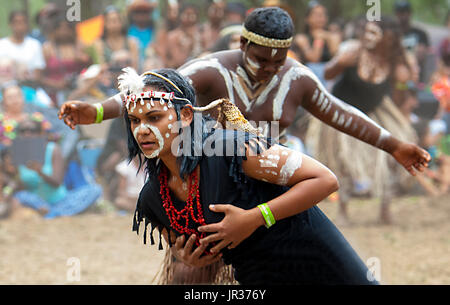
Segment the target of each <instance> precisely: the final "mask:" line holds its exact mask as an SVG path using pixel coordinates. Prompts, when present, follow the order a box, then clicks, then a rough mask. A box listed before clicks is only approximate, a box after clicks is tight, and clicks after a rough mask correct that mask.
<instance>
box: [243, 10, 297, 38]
mask: <svg viewBox="0 0 450 305" xmlns="http://www.w3.org/2000/svg"><path fill="white" fill-rule="evenodd" d="M244 26H245V28H246V29H247V30H249V31H250V32H253V33H256V34H259V35H261V36H264V37H267V38H274V39H289V38H291V37H292V36H293V35H294V23H293V22H292V19H291V16H289V14H288V13H287V12H286V11H285V10H283V9H281V8H279V7H264V8H257V9H255V10H253V11H252V12H251V13H250V14H249V15H248V16H247V18H246V19H245V22H244Z"/></svg>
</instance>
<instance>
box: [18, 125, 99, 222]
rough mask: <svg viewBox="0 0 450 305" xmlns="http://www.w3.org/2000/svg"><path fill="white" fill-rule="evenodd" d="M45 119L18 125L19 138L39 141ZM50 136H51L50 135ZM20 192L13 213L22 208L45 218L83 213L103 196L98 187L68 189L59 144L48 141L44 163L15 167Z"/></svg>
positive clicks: (30, 163) (87, 186) (43, 133)
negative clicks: (37, 139) (30, 209)
mask: <svg viewBox="0 0 450 305" xmlns="http://www.w3.org/2000/svg"><path fill="white" fill-rule="evenodd" d="M43 122H44V121H42V119H39V117H38V116H32V117H30V118H29V119H27V120H24V121H22V122H21V123H20V124H19V126H18V135H19V136H20V137H23V138H36V137H41V136H43V135H46V133H45V130H44V126H43ZM47 135H48V134H47ZM15 172H16V174H17V175H16V176H17V177H18V181H19V185H20V187H19V189H20V190H18V191H17V192H15V194H14V198H13V206H12V212H13V213H14V210H16V209H19V208H20V207H21V206H26V207H30V208H33V209H35V210H37V211H39V212H40V213H41V214H42V215H44V216H45V218H54V217H58V216H71V215H75V214H78V213H81V212H82V211H84V210H85V209H86V208H88V207H89V206H90V205H92V204H93V203H95V201H96V200H97V199H98V198H99V197H100V195H101V193H102V191H101V188H100V187H99V186H97V185H85V186H82V187H79V188H77V189H74V190H70V191H69V190H68V189H67V188H66V186H65V185H64V183H63V182H64V160H63V158H62V154H61V150H60V148H59V145H58V144H57V143H55V142H52V141H47V144H46V147H45V158H44V161H43V163H40V162H38V161H36V160H29V161H28V162H27V163H26V164H23V165H19V166H18V167H16V168H15Z"/></svg>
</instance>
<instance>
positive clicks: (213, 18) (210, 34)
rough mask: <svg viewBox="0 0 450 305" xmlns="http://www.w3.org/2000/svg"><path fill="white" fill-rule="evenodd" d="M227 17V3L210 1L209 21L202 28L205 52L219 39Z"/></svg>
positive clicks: (221, 0)
mask: <svg viewBox="0 0 450 305" xmlns="http://www.w3.org/2000/svg"><path fill="white" fill-rule="evenodd" d="M224 16H225V2H224V1H223V0H209V6H208V10H207V17H208V19H207V21H206V22H205V23H203V24H202V25H201V27H200V34H201V36H202V47H203V50H208V49H210V48H211V47H212V46H213V45H214V44H215V42H216V41H217V40H218V39H219V36H220V31H221V29H222V25H223V24H222V23H223V20H224Z"/></svg>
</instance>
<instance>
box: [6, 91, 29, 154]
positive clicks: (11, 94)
mask: <svg viewBox="0 0 450 305" xmlns="http://www.w3.org/2000/svg"><path fill="white" fill-rule="evenodd" d="M2 96H3V100H2V104H1V105H2V107H1V110H2V111H1V112H0V130H1V133H0V146H2V147H5V146H10V145H11V143H12V141H13V140H14V139H15V138H16V136H17V125H18V124H19V123H20V122H22V121H23V120H25V119H26V118H27V113H26V112H25V110H24V105H25V102H24V99H23V93H22V90H21V89H20V87H19V86H18V85H17V84H11V85H10V86H4V87H3V88H2Z"/></svg>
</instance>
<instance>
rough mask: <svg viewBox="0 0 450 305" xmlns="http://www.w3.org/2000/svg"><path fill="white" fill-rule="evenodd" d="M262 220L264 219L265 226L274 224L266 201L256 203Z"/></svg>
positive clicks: (273, 218) (268, 226)
mask: <svg viewBox="0 0 450 305" xmlns="http://www.w3.org/2000/svg"><path fill="white" fill-rule="evenodd" d="M258 208H259V210H260V211H261V214H262V216H263V217H264V220H265V221H266V228H270V227H271V226H273V225H274V224H275V217H273V214H272V211H271V210H270V208H269V206H268V205H267V203H263V204H260V205H258Z"/></svg>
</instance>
